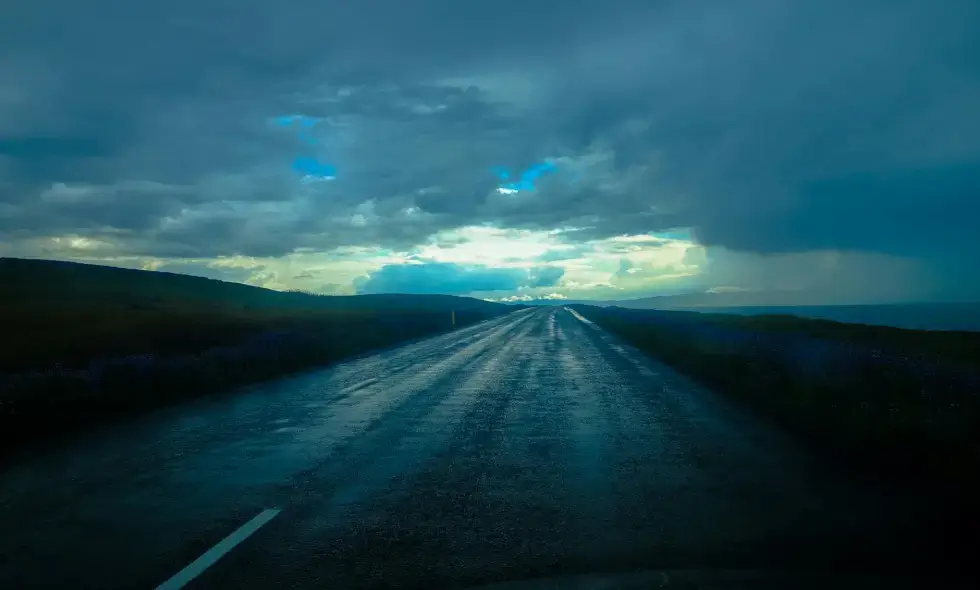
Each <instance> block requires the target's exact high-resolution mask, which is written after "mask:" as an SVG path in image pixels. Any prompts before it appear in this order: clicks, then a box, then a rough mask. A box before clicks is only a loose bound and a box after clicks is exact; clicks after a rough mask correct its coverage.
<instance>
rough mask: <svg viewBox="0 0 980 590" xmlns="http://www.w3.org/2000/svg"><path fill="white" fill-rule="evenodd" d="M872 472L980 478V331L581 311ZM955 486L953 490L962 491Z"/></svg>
mask: <svg viewBox="0 0 980 590" xmlns="http://www.w3.org/2000/svg"><path fill="white" fill-rule="evenodd" d="M576 309H577V310H578V311H579V313H581V314H582V315H584V316H586V317H588V318H589V319H591V320H592V321H594V322H596V323H597V324H599V325H601V326H603V327H605V328H606V329H608V330H610V331H611V332H613V333H615V334H617V335H619V336H620V337H622V338H623V339H625V340H627V341H628V342H630V343H631V344H633V345H634V346H636V347H637V348H639V349H640V350H643V351H645V352H647V353H649V354H651V355H652V356H655V357H658V358H659V359H661V360H663V361H664V362H666V363H667V364H670V365H672V366H674V367H675V368H677V369H679V370H680V371H682V372H684V373H687V374H689V375H690V376H692V377H694V378H696V379H697V380H699V381H701V382H703V383H705V384H706V385H708V386H710V387H712V388H713V389H715V390H716V391H719V392H723V393H726V394H729V395H731V396H733V397H736V398H738V399H740V400H741V401H743V402H745V403H746V404H748V405H750V406H752V407H753V408H755V409H756V410H757V411H759V412H761V413H763V414H765V415H767V416H769V417H770V418H772V419H774V420H775V421H777V422H778V423H780V424H781V425H783V426H784V427H785V428H787V429H788V430H789V431H791V432H793V433H795V434H797V435H798V436H800V437H801V438H803V439H804V440H807V441H809V442H811V443H812V444H813V445H814V446H815V447H817V448H819V449H820V450H822V451H825V452H826V453H827V455H828V456H831V457H833V458H834V459H835V460H839V461H841V462H843V463H846V464H850V465H853V466H855V467H859V468H860V469H862V470H864V471H866V472H874V473H878V474H887V475H889V476H895V475H900V476H903V477H910V478H913V479H915V478H932V477H933V476H938V477H941V478H943V480H944V481H948V480H950V479H951V480H955V481H956V482H958V483H959V484H967V483H968V484H969V486H968V487H964V488H963V489H976V487H975V486H976V485H977V483H978V480H980V333H977V332H925V331H915V330H902V329H897V328H885V327H880V326H864V325H857V324H843V323H838V322H831V321H823V320H807V319H801V318H797V317H793V316H755V317H743V316H733V315H723V314H719V315H714V314H701V313H696V312H682V311H641V310H628V309H622V308H597V307H589V306H576ZM951 489H953V488H951Z"/></svg>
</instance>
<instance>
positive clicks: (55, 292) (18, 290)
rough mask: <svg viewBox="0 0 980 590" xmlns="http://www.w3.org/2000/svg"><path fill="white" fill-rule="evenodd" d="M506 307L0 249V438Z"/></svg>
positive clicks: (212, 388)
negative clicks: (335, 292)
mask: <svg viewBox="0 0 980 590" xmlns="http://www.w3.org/2000/svg"><path fill="white" fill-rule="evenodd" d="M514 309H515V308H514V307H510V306H504V305H498V304H492V303H487V302H484V301H479V300H476V299H470V298H463V297H450V296H439V295H433V296H428V295H377V296H350V297H330V296H318V295H312V294H308V293H298V292H289V293H283V292H278V291H272V290H268V289H261V288H258V287H251V286H247V285H241V284H237V283H226V282H221V281H214V280H209V279H204V278H199V277H190V276H185V275H176V274H170V273H156V272H148V271H137V270H125V269H118V268H111V267H101V266H93V265H82V264H73V263H63V262H53V261H40V260H21V259H9V258H7V259H0V326H2V327H3V330H2V332H3V334H2V337H0V443H2V445H3V446H2V447H0V450H9V449H10V448H11V447H13V446H16V445H20V444H26V443H28V442H31V441H34V440H38V439H46V438H51V437H52V436H57V435H60V434H63V433H67V432H71V431H74V430H77V429H80V428H83V427H88V426H92V425H94V424H99V423H104V422H106V421H109V420H114V419H119V418H123V417H126V416H129V415H132V414H133V413H135V412H139V411H144V410H148V409H152V408H156V407H160V406H163V405H166V404H170V403H174V402H176V401H178V400H181V399H187V398H192V397H195V396H200V395H205V394H209V393H214V392H218V391H223V390H228V389H232V388H234V387H237V386H242V385H245V384H249V383H254V382H258V381H262V380H266V379H271V378H274V377H278V376H281V375H284V374H287V373H292V372H296V371H300V370H304V369H308V368H311V367H315V366H320V365H325V364H329V363H333V362H336V361H340V360H342V359H345V358H349V357H351V356H354V355H358V354H361V353H365V352H368V351H371V350H376V349H379V348H384V347H388V346H392V345H394V344H398V343H402V342H405V341H409V340H412V339H417V338H421V337H425V336H430V335H434V334H437V333H440V332H446V331H449V330H451V329H452V328H453V324H452V312H453V311H455V317H456V326H457V327H459V326H464V325H467V324H472V323H475V322H478V321H482V320H484V319H488V318H491V317H494V316H496V315H501V314H503V313H507V312H509V311H513V310H514Z"/></svg>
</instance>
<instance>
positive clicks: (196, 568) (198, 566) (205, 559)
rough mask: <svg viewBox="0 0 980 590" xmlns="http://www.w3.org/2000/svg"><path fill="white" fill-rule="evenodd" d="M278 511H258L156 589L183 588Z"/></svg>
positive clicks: (170, 589) (171, 589) (172, 589)
mask: <svg viewBox="0 0 980 590" xmlns="http://www.w3.org/2000/svg"><path fill="white" fill-rule="evenodd" d="M279 512H280V510H279V509H278V508H270V509H268V510H263V511H262V512H259V513H258V514H257V515H256V516H255V518H253V519H252V520H250V521H248V522H246V523H245V524H243V525H242V526H240V527H238V530H236V531H235V532H233V533H232V534H230V535H228V536H227V537H225V538H224V539H223V540H222V541H221V542H220V543H218V544H217V545H215V546H214V547H212V548H210V549H208V550H207V551H206V552H205V553H204V555H202V556H200V557H198V558H197V559H195V560H194V561H192V562H191V564H190V565H188V566H187V567H185V568H184V569H182V570H180V571H179V572H177V573H176V574H174V576H173V577H172V578H170V579H169V580H167V581H166V582H164V583H163V584H160V585H159V586H157V590H178V589H179V588H183V587H184V586H186V585H187V583H188V582H190V581H191V580H193V579H194V578H196V577H198V576H199V575H201V574H202V573H204V570H206V569H208V568H209V567H211V566H212V565H214V564H215V562H216V561H218V560H219V559H221V558H222V557H223V556H224V555H225V554H226V553H228V552H229V551H231V550H232V549H234V548H235V546H236V545H238V544H239V543H241V542H242V541H244V540H245V539H247V538H249V537H250V536H251V535H252V533H254V532H255V531H257V530H259V529H260V528H262V525H264V524H266V523H267V522H269V521H270V520H272V519H273V518H275V517H276V515H277V514H279Z"/></svg>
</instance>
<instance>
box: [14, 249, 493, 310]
mask: <svg viewBox="0 0 980 590" xmlns="http://www.w3.org/2000/svg"><path fill="white" fill-rule="evenodd" d="M107 298H108V299H113V298H115V299H122V300H125V301H129V302H133V303H135V304H139V303H141V302H145V303H154V302H157V301H164V300H165V301H170V302H172V301H184V302H188V303H194V304H196V305H220V306H229V305H230V306H235V307H247V308H252V309H261V308H280V309H290V308H295V309H365V308H367V309H379V308H383V309H388V310H392V309H396V310H397V309H416V310H449V309H455V310H459V311H463V310H472V311H479V310H489V309H492V308H499V307H502V306H503V304H501V303H492V302H489V301H483V300H482V299H475V298H472V297H459V296H456V295H411V294H382V295H316V294H312V293H301V292H296V291H275V290H272V289H265V288H263V287H255V286H252V285H244V284H241V283H232V282H226V281H219V280H215V279H208V278H204V277H197V276H192V275H182V274H177V273H170V272H161V271H150V270H135V269H129V268H119V267H115V266H102V265H96V264H83V263H78V262H64V261H58V260H40V259H26V258H0V303H2V302H3V301H9V300H28V299H29V300H32V301H36V302H43V301H55V302H57V303H59V304H63V305H71V304H81V303H85V302H94V301H100V300H105V299H107Z"/></svg>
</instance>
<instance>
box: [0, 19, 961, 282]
mask: <svg viewBox="0 0 980 590" xmlns="http://www.w3.org/2000/svg"><path fill="white" fill-rule="evenodd" d="M514 15H519V17H518V18H515V17H514ZM5 17H6V18H4V19H3V22H2V23H0V79H3V80H5V81H6V82H7V83H6V84H5V85H4V88H3V89H2V90H0V244H3V246H2V248H6V249H9V250H11V251H16V252H34V253H38V252H40V251H39V250H38V249H37V248H38V244H46V246H45V248H53V246H51V244H53V243H54V242H53V240H54V239H63V240H67V241H70V240H76V241H77V240H84V241H81V242H77V243H78V244H89V245H93V244H97V245H98V255H99V256H102V257H104V258H105V259H110V258H111V259H116V260H121V259H124V258H127V257H134V256H135V257H149V258H168V257H169V258H174V259H195V260H196V259H205V258H214V257H219V256H225V257H234V256H245V257H258V258H263V259H273V258H283V257H289V256H292V255H294V254H295V253H297V252H309V251H313V252H334V251H335V250H336V249H337V248H339V247H344V246H352V245H356V246H364V247H372V248H375V247H376V248H379V249H383V250H388V251H397V252H406V253H407V252H412V251H414V250H418V249H419V248H422V247H425V246H426V245H427V244H429V243H430V239H431V238H432V237H433V236H437V235H446V234H448V233H452V232H453V231H456V230H458V229H460V228H470V227H495V228H498V229H501V230H502V231H507V230H513V231H521V232H524V234H523V235H538V234H539V233H540V232H548V231H553V230H559V229H561V230H571V229H574V230H575V231H566V232H565V233H563V234H562V236H561V238H560V240H561V241H562V242H564V244H565V245H567V246H569V247H570V248H571V250H568V251H567V252H566V253H570V252H579V251H580V250H577V249H578V248H583V244H588V243H592V242H596V241H602V240H607V239H609V238H613V237H616V236H623V235H628V236H638V235H650V234H656V235H658V236H661V237H666V238H670V237H671V235H673V236H674V237H679V238H680V239H685V240H686V239H687V238H688V237H692V238H693V239H694V240H695V241H697V242H698V243H700V244H702V245H704V246H706V247H707V248H708V249H710V250H711V251H712V252H714V253H725V254H718V256H717V258H716V259H715V260H716V262H714V263H712V264H711V265H710V268H711V270H710V272H711V273H718V274H719V278H718V282H716V283H715V284H712V285H706V286H705V288H711V287H718V286H725V285H735V284H736V283H731V282H730V281H728V279H727V277H724V276H722V275H735V276H736V277H737V275H738V274H739V271H738V266H739V265H745V266H746V269H747V272H746V273H745V274H746V276H756V277H758V278H759V280H760V281H763V278H762V275H766V276H775V275H776V273H775V271H773V272H761V271H760V272H756V271H757V270H758V269H760V268H763V267H769V268H772V269H777V268H782V266H781V263H780V262H778V261H779V260H784V259H789V258H792V257H793V256H800V257H802V258H800V259H809V258H807V257H808V256H809V257H817V258H819V257H821V256H839V257H841V258H840V259H841V260H848V261H849V262H847V263H841V264H839V265H838V266H837V267H836V269H837V270H834V271H833V272H831V271H828V272H831V274H833V273H840V274H839V275H838V276H839V277H840V278H841V279H844V278H847V279H848V280H858V279H860V277H862V276H867V273H863V272H858V271H856V270H852V269H858V268H861V269H864V270H865V271H874V270H875V268H876V267H875V265H876V264H879V263H882V261H888V262H887V263H882V264H884V265H885V266H886V267H887V268H899V267H900V268H902V269H904V270H902V271H901V272H899V271H895V272H892V273H891V274H889V275H888V276H889V277H890V279H889V280H892V281H893V282H895V283H896V284H901V285H904V286H906V287H907V288H908V289H910V290H915V289H918V287H915V285H914V284H913V283H912V282H910V280H909V279H908V278H907V277H908V276H911V275H916V276H917V277H919V278H920V279H921V280H923V281H926V283H927V284H928V285H927V290H929V291H930V292H934V293H940V292H953V291H962V290H964V289H972V290H974V292H976V293H978V294H980V280H976V281H973V282H972V283H969V284H964V283H962V281H958V280H957V277H960V276H962V275H963V274H964V269H967V268H971V266H970V265H971V264H974V262H975V260H976V257H977V256H978V255H980V240H977V239H976V237H975V228H974V227H973V226H974V225H975V223H974V222H973V220H975V219H976V218H977V216H978V215H980V203H978V201H977V199H976V198H975V196H976V195H977V194H978V191H980V172H978V170H980V25H978V24H977V23H980V4H977V3H976V2H975V1H973V0H944V1H941V2H940V3H939V5H938V6H937V4H936V3H935V2H927V1H926V0H892V1H887V2H886V1H884V0H869V1H867V2H844V1H843V0H799V1H796V2H778V1H775V0H747V1H746V2H740V3H738V5H737V6H736V5H735V4H733V3H730V2H725V1H722V0H709V1H707V2H696V3H686V2H669V1H661V0H653V1H651V0H608V1H606V2H592V1H589V0H569V1H567V2H564V3H562V5H561V7H560V9H556V8H555V3H554V2H550V1H545V0H521V1H518V0H495V1H494V2H492V3H491V2H489V0H474V1H472V2H449V1H447V0H416V1H414V2H411V3H407V2H402V1H400V0H362V1H360V2H352V3H343V6H340V5H339V4H337V5H335V4H332V3H324V2H321V1H314V0H296V1H294V2H291V3H290V5H289V10H283V9H282V6H281V3H277V2H272V1H271V0H244V1H243V2H239V3H235V5H234V7H229V6H228V5H227V3H224V2H219V1H218V0H193V1H191V0H173V1H171V2H168V3H166V4H160V5H152V6H151V5H146V6H144V5H142V4H140V5H139V6H137V5H136V4H132V3H126V2H119V1H117V0H91V1H90V2H87V3H84V6H82V5H81V4H80V3H78V2H71V1H69V0H34V1H32V2H20V3H15V4H14V6H12V7H10V8H9V9H7V10H6V11H5ZM120 48H124V49H120ZM671 232H673V233H671ZM678 232H681V233H678ZM684 232H689V233H684ZM515 239H518V238H515ZM519 239H526V238H519ZM556 241H557V240H556ZM538 246H540V242H537V243H535V244H534V247H538ZM557 246H558V244H550V245H549V246H548V248H549V249H550V250H551V252H550V253H548V254H545V253H541V256H542V258H541V259H540V260H539V261H538V263H543V262H548V261H550V262H555V263H557V262H563V261H572V260H577V258H569V259H562V258H558V257H560V256H563V255H564V254H562V252H563V250H562V249H561V248H558V247H557ZM636 247H639V248H640V249H641V250H643V251H648V250H652V249H654V248H656V247H657V246H655V245H654V244H653V243H649V244H630V243H620V244H618V245H616V246H612V245H609V248H610V249H615V250H616V251H615V252H608V253H610V254H616V255H617V257H616V260H617V261H618V259H619V258H622V257H623V256H630V257H631V260H632V256H633V255H632V254H631V253H632V252H637V250H635V249H634V248H636ZM58 248H61V246H58ZM56 250H57V248H56ZM90 250H91V249H90ZM668 250H669V248H668ZM581 252H582V253H583V255H585V254H587V253H588V247H584V249H582V250H581ZM732 253H735V254H732ZM90 254H91V251H90ZM756 255H758V256H756ZM488 256H489V255H488ZM509 257H510V258H514V256H513V254H511V255H510V256H509ZM787 257H789V258H787ZM590 260H592V262H590V264H595V265H598V266H597V267H596V268H598V269H599V270H596V269H593V271H592V272H593V274H595V275H599V274H604V276H605V278H604V279H601V280H600V279H599V278H597V277H592V278H590V279H588V280H586V279H585V278H582V280H581V281H579V282H580V283H581V284H592V283H595V284H598V283H602V282H604V281H605V282H608V281H612V276H611V275H612V274H614V273H615V270H616V268H615V265H616V264H618V262H610V261H609V260H607V259H606V258H604V257H602V256H600V258H599V259H590ZM452 262H454V263H456V264H460V265H464V266H465V265H467V264H469V265H473V264H479V263H480V262H481V259H480V257H479V256H477V255H475V254H474V255H471V256H470V258H469V259H468V260H466V261H464V260H454V261H452ZM483 262H485V263H487V265H488V266H489V267H493V266H494V265H495V264H497V261H495V260H483ZM527 264H533V262H530V261H528V262H527ZM609 264H612V265H614V267H613V268H612V269H607V268H606V267H607V266H608V265H609ZM631 264H633V265H634V267H633V268H637V269H639V270H638V271H636V272H633V273H625V274H622V275H620V276H618V277H616V280H615V281H613V282H610V283H609V284H613V283H616V284H617V285H618V287H619V288H621V289H630V290H632V289H638V288H640V285H641V284H642V285H646V286H647V288H652V285H653V283H651V282H649V280H650V277H651V276H652V274H651V273H659V274H658V276H666V275H672V276H674V278H671V279H669V280H671V281H674V283H673V284H674V285H687V284H688V283H689V282H690V279H689V278H687V275H686V274H685V273H687V272H688V271H690V269H689V268H688V269H681V268H680V267H677V269H675V270H676V271H677V272H673V273H667V272H665V271H664V267H663V266H655V265H654V266H650V265H647V266H644V265H643V264H642V263H640V262H638V261H636V260H633V261H632V262H631ZM723 264H724V265H728V266H727V267H725V268H721V266H722V265H723ZM866 265H869V266H866ZM561 266H562V268H566V274H565V276H564V277H563V278H562V280H564V281H567V280H572V279H569V277H570V276H572V275H573V274H574V272H573V269H572V268H571V266H570V265H566V264H562V265H561ZM502 268H503V267H502ZM707 268H708V265H706V266H705V267H704V268H701V270H700V271H699V272H708V270H706V269H707ZM912 268H916V269H917V270H915V271H914V272H913V271H912V270H909V269H912ZM389 272H396V271H389ZM397 272H404V271H397ZM412 272H419V271H412ZM507 272H510V270H508V271H507ZM551 272H554V271H551ZM583 272H584V271H583ZM278 276H280V277H292V276H297V273H296V272H293V271H289V272H285V273H279V274H278ZM643 277H646V278H645V279H643V280H645V281H647V282H642V283H641V282H639V281H640V280H641V279H642V278H643ZM580 278H581V277H580ZM722 279H724V280H722ZM277 280H278V279H277ZM378 280H379V281H381V280H382V279H378ZM575 280H576V281H577V280H578V279H575ZM705 280H706V281H707V279H705ZM766 280H768V279H766ZM664 281H667V279H664ZM763 282H764V281H763ZM831 282H832V281H831ZM858 282H859V283H860V282H861V281H858ZM270 284H272V283H270ZM737 285H739V286H744V285H743V284H742V283H737ZM872 287H873V285H867V286H866V289H868V290H869V292H870V291H873V290H874V289H873V288H872ZM657 288H667V287H666V282H662V284H660V285H659V286H658V287H657ZM746 288H748V287H746ZM910 292H911V291H910Z"/></svg>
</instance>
